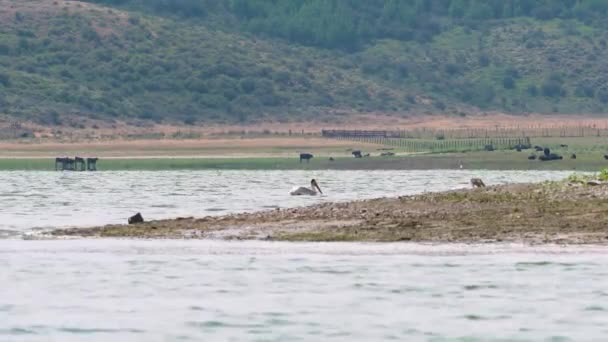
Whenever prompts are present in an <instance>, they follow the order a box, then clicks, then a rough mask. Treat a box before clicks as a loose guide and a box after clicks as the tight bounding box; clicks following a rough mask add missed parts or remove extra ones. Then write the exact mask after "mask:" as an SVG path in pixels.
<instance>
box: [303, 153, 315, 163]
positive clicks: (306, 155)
mask: <svg viewBox="0 0 608 342" xmlns="http://www.w3.org/2000/svg"><path fill="white" fill-rule="evenodd" d="M312 157H313V155H312V154H310V153H300V163H301V162H302V159H304V160H306V162H307V163H308V162H310V160H311V159H312Z"/></svg>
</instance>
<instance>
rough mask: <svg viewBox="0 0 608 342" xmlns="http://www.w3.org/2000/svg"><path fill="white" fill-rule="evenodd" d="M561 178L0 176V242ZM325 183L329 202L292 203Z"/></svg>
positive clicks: (531, 174) (536, 174)
mask: <svg viewBox="0 0 608 342" xmlns="http://www.w3.org/2000/svg"><path fill="white" fill-rule="evenodd" d="M568 174H570V173H569V172H556V171H466V170H460V171H453V170H449V171H448V170H431V171H166V172H165V171H149V172H143V171H141V172H140V171H123V172H82V173H79V172H23V171H21V172H0V236H2V235H4V236H7V235H8V236H10V235H14V234H17V233H20V232H23V231H27V230H30V229H32V228H57V227H84V226H98V225H104V224H110V223H125V222H126V220H127V218H128V217H129V216H131V215H133V214H135V213H137V212H141V213H142V215H143V216H144V218H145V219H160V218H172V217H178V216H196V217H199V216H206V215H220V214H226V213H234V212H243V211H257V210H264V209H270V208H276V207H283V208H284V207H294V206H303V205H310V204H314V203H319V202H327V201H347V200H353V199H363V198H373V197H383V196H398V195H406V194H416V193H421V192H424V191H443V190H449V189H456V188H464V187H470V185H469V179H470V178H471V177H481V178H483V179H484V181H485V182H486V184H488V185H489V184H501V183H509V182H537V181H542V180H555V179H562V178H565V177H566V176H567V175H568ZM311 178H316V179H317V180H318V181H319V184H320V186H321V189H322V190H323V192H324V194H325V195H324V196H320V197H310V196H289V195H288V192H289V190H290V189H291V188H292V187H294V186H309V184H310V179H311Z"/></svg>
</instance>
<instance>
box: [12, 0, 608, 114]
mask: <svg viewBox="0 0 608 342" xmlns="http://www.w3.org/2000/svg"><path fill="white" fill-rule="evenodd" d="M607 10H608V6H607V5H605V4H604V1H597V0H579V1H568V0H564V1H540V0H511V1H477V0H470V1H467V0H449V1H448V0H445V1H439V0H419V1H412V2H401V1H394V0H370V1H321V0H315V1H312V0H311V1H288V0H273V1H262V0H258V1H249V0H248V1H244V0H233V1H220V0H171V1H167V0H145V1H144V0H95V1H93V0H91V1H89V2H80V1H62V0H56V1H53V0H0V18H1V20H0V114H6V115H8V116H9V117H17V118H20V119H23V120H30V119H31V120H34V121H36V122H38V123H42V124H47V125H55V124H62V123H65V122H66V121H69V120H70V118H73V117H90V118H97V119H101V120H111V119H121V120H127V121H129V120H132V121H137V120H152V121H156V122H167V123H186V124H204V123H209V122H224V123H239V122H255V121H268V120H272V121H310V120H316V121H323V120H325V121H335V120H346V118H347V115H349V114H352V113H385V114H391V115H413V114H419V113H448V114H454V115H466V114H468V113H471V112H475V111H478V110H496V111H503V112H511V113H521V112H540V113H600V112H606V111H607V110H608V86H607V84H608V82H607V81H608V72H607V71H608V62H607V61H608V59H607V58H606V57H607V53H608V47H607V43H606V41H607V39H608V28H607V27H608V25H607V24H608V20H605V19H604V17H605V14H606V11H607Z"/></svg>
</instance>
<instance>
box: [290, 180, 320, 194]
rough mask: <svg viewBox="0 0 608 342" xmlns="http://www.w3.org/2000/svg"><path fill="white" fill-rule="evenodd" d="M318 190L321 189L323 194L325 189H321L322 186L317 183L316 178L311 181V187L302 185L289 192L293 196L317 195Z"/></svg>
mask: <svg viewBox="0 0 608 342" xmlns="http://www.w3.org/2000/svg"><path fill="white" fill-rule="evenodd" d="M317 190H319V193H320V194H322V193H323V191H321V188H320V187H319V184H317V181H316V180H314V179H313V180H311V181H310V189H309V188H306V187H303V186H300V187H297V188H293V189H291V191H290V192H289V194H290V195H292V196H300V195H312V196H314V195H316V194H317Z"/></svg>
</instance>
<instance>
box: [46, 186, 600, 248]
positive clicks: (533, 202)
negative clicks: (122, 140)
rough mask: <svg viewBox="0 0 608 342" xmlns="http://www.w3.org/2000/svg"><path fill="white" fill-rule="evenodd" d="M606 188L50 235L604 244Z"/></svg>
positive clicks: (493, 190)
mask: <svg viewBox="0 0 608 342" xmlns="http://www.w3.org/2000/svg"><path fill="white" fill-rule="evenodd" d="M607 198H608V185H599V186H587V185H583V184H579V183H568V182H566V181H562V182H546V183H541V184H511V185H500V186H493V187H488V188H484V189H475V190H455V191H447V192H440V193H429V194H422V195H416V196H405V197H399V198H379V199H372V200H363V201H353V202H347V203H326V204H319V205H315V206H310V207H304V208H285V209H276V210H269V211H263V212H257V213H244V214H233V215H226V216H219V217H204V218H198V219H197V218H191V217H188V218H176V219H172V220H159V221H151V222H146V223H143V224H136V225H109V226H104V227H95V228H81V229H58V230H55V231H53V232H51V233H50V234H51V235H52V236H53V237H65V236H71V237H102V238H103V237H105V238H117V237H120V238H152V239H157V238H158V239H161V238H176V239H184V238H186V239H228V240H235V239H236V240H248V239H251V240H256V239H257V240H276V241H370V242H371V241H373V242H397V241H413V242H458V243H483V242H518V243H519V242H521V243H528V244H601V245H605V244H608V233H607V232H606V230H605V222H607V219H608V201H606V199H607Z"/></svg>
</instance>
